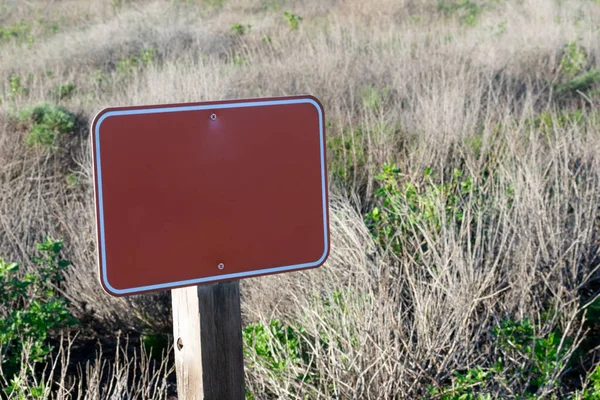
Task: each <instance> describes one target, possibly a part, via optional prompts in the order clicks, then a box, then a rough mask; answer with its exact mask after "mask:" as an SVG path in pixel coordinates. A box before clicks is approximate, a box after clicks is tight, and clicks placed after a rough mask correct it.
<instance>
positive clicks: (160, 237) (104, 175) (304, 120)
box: [91, 96, 329, 399]
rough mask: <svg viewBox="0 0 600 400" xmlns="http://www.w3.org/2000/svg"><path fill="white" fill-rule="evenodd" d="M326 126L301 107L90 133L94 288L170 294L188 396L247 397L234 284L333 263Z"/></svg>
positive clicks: (212, 113)
mask: <svg viewBox="0 0 600 400" xmlns="http://www.w3.org/2000/svg"><path fill="white" fill-rule="evenodd" d="M324 117H325V116H324V111H323V107H322V106H321V104H320V103H319V101H318V100H317V99H316V98H314V97H312V96H296V97H284V98H268V99H252V100H235V101H220V102H208V103H189V104H169V105H154V106H137V107H120V108H108V109H105V110H102V111H101V112H100V113H98V115H97V116H96V118H95V119H94V121H93V122H92V135H91V139H92V151H93V157H94V178H95V200H96V220H97V238H98V260H99V272H100V273H99V276H100V283H101V285H102V287H103V288H104V289H105V290H106V291H107V292H108V293H109V294H111V295H114V296H127V295H133V294H138V293H144V292H150V291H156V290H171V293H172V298H173V300H172V301H173V325H174V333H175V338H176V339H175V340H176V343H177V346H176V348H177V350H176V357H175V358H176V367H177V386H178V392H179V398H180V399H203V398H204V399H242V398H244V382H243V376H244V372H243V356H242V342H241V318H240V299H239V283H238V280H239V279H242V278H247V277H255V276H260V275H267V274H275V273H282V272H291V271H297V270H302V269H308V268H315V267H318V266H320V265H322V264H323V263H324V262H325V259H326V258H327V256H328V254H329V214H328V213H329V207H328V193H327V171H326V160H325V153H326V149H325V127H324ZM215 266H216V267H217V268H215Z"/></svg>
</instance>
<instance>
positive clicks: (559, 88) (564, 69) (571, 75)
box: [554, 41, 600, 94]
mask: <svg viewBox="0 0 600 400" xmlns="http://www.w3.org/2000/svg"><path fill="white" fill-rule="evenodd" d="M588 64H589V62H588V56H587V52H586V50H585V48H584V47H583V46H580V45H578V44H577V42H574V41H571V42H569V43H567V44H566V45H565V47H564V50H563V55H562V58H561V61H560V71H561V76H560V82H558V83H556V84H555V85H554V89H555V90H556V92H557V93H559V94H573V93H577V92H587V91H589V90H591V89H593V88H594V87H595V86H596V85H598V84H600V70H599V69H597V68H593V67H587V66H588Z"/></svg>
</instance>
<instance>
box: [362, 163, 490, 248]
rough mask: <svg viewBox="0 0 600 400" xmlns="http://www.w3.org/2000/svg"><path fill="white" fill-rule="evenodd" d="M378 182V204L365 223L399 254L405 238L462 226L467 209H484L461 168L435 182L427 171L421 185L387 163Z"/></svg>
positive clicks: (382, 241)
mask: <svg viewBox="0 0 600 400" xmlns="http://www.w3.org/2000/svg"><path fill="white" fill-rule="evenodd" d="M375 179H376V180H377V181H379V183H380V187H379V188H378V189H377V191H376V192H375V197H376V200H377V205H376V206H375V207H373V209H372V210H371V212H369V213H368V214H367V215H366V223H367V225H368V226H369V228H370V230H371V232H372V233H373V235H374V236H375V238H376V239H377V240H378V241H379V242H380V244H381V245H382V246H383V247H384V248H388V246H389V247H390V248H391V250H392V251H393V252H394V253H396V254H399V253H400V252H401V250H402V239H403V238H404V237H409V236H413V235H414V234H415V232H418V231H419V227H424V228H426V229H428V230H430V231H432V232H438V231H439V230H440V229H441V226H442V224H445V223H448V222H451V221H453V222H455V223H457V224H460V223H461V222H462V221H463V218H464V211H465V209H466V207H468V206H479V207H480V208H481V206H482V204H481V203H482V196H481V194H480V193H479V192H480V188H479V187H478V186H475V185H474V184H473V178H472V177H465V176H463V173H462V171H460V170H458V169H455V170H454V171H453V173H452V176H451V177H450V178H449V179H447V180H446V181H443V180H442V179H441V178H437V182H436V179H435V176H434V172H433V170H432V169H430V168H427V169H426V170H425V172H424V174H423V179H422V182H414V181H411V180H409V179H407V177H406V176H403V175H402V174H401V173H400V169H399V168H398V167H396V166H395V165H392V164H386V165H384V167H383V171H382V172H381V173H380V174H379V175H377V176H376V177H375ZM440 205H442V207H440ZM443 214H445V219H444V215H443Z"/></svg>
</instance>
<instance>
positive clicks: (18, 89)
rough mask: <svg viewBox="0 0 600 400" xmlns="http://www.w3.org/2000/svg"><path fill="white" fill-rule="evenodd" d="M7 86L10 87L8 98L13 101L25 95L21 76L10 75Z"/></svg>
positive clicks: (25, 91) (25, 89)
mask: <svg viewBox="0 0 600 400" xmlns="http://www.w3.org/2000/svg"><path fill="white" fill-rule="evenodd" d="M8 85H9V87H10V98H11V99H13V100H14V99H15V98H16V97H19V96H21V95H23V94H27V88H26V87H24V86H23V83H22V81H21V76H19V75H18V74H12V75H11V76H9V77H8Z"/></svg>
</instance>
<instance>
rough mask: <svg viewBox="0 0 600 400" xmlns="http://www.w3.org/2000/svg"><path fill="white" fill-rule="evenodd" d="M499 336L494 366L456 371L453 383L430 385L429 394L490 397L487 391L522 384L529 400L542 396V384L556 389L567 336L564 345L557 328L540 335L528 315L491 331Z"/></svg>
mask: <svg viewBox="0 0 600 400" xmlns="http://www.w3.org/2000/svg"><path fill="white" fill-rule="evenodd" d="M491 334H492V336H493V338H494V339H495V343H494V346H495V347H496V352H497V357H496V362H495V363H494V364H493V365H488V366H479V365H478V366H475V367H472V368H469V369H467V370H466V371H464V372H459V371H455V372H454V374H453V378H452V383H451V385H449V387H448V386H446V387H442V388H441V389H440V388H430V390H429V394H430V395H431V396H432V397H434V398H439V399H443V400H487V399H492V397H491V395H490V394H489V393H487V392H494V393H498V391H499V390H500V391H501V390H502V389H501V388H507V387H513V388H514V387H522V388H524V389H525V397H523V398H526V399H535V398H538V397H537V395H536V392H537V390H538V389H539V388H541V387H549V388H555V387H557V385H558V382H556V381H554V380H553V379H552V376H553V375H554V373H555V372H557V371H559V370H560V369H562V367H564V365H565V364H566V362H567V360H565V357H564V356H565V353H566V348H568V347H569V346H570V345H571V341H570V340H569V339H568V338H567V340H565V342H564V343H563V344H562V346H561V336H560V334H559V333H558V332H557V331H551V332H547V333H545V334H539V333H538V334H536V327H535V326H534V325H533V324H532V323H531V320H529V319H528V318H525V319H522V320H519V321H513V320H506V321H503V322H501V323H500V325H499V326H498V327H496V328H494V329H493V330H492V332H491Z"/></svg>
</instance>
